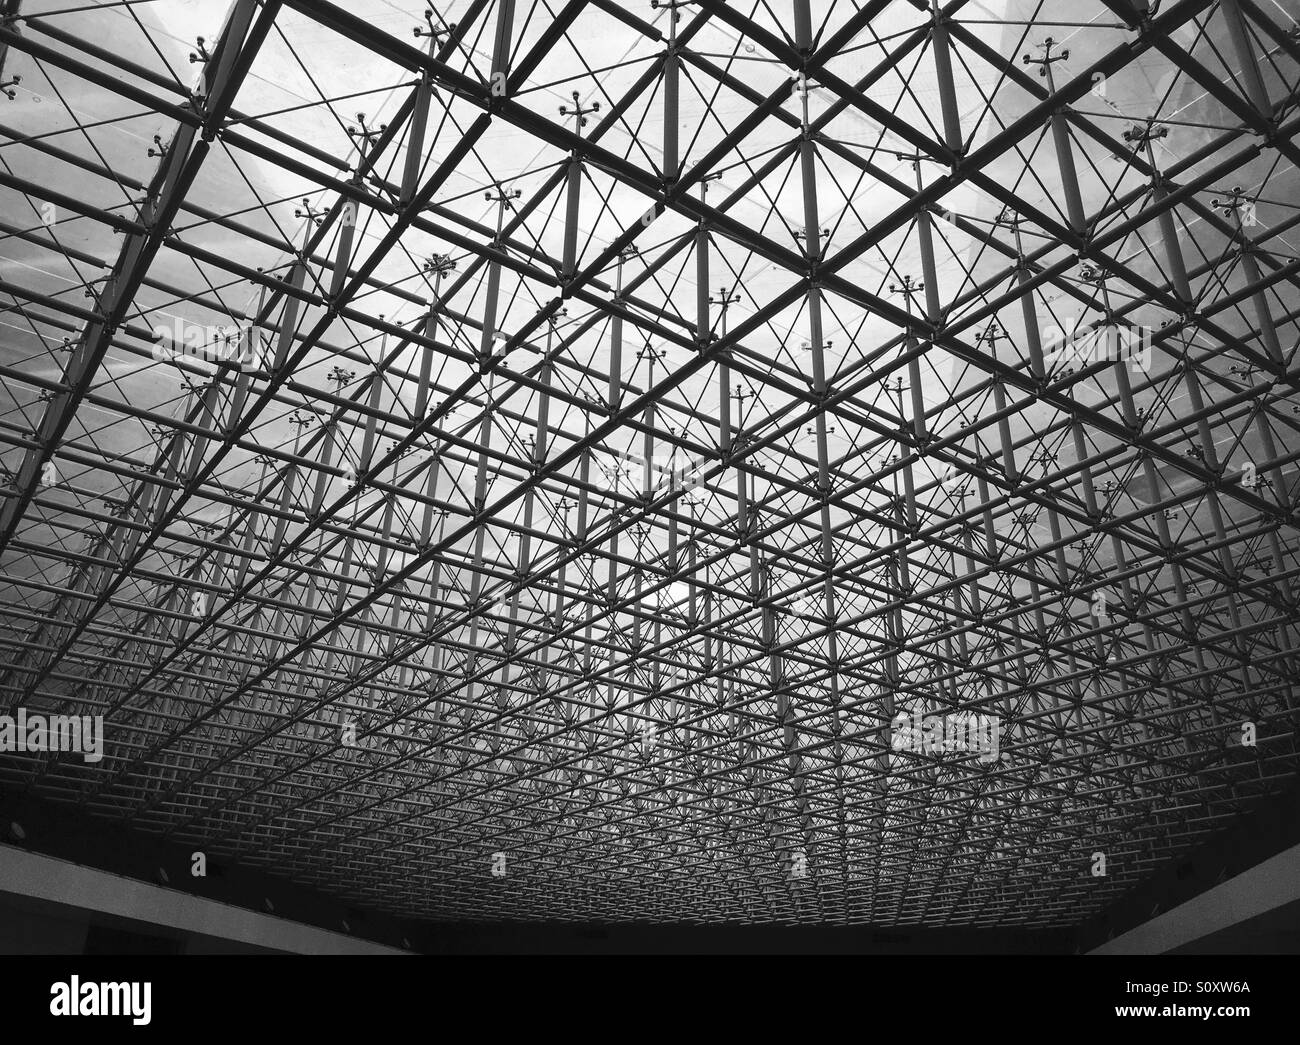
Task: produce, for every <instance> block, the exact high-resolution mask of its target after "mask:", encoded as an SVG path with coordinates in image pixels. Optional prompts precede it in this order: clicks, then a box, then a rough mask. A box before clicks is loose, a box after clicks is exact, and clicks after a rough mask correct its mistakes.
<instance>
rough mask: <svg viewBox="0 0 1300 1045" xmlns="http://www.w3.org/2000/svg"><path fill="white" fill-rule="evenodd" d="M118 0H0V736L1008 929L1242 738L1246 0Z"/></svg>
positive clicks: (1263, 108)
mask: <svg viewBox="0 0 1300 1045" xmlns="http://www.w3.org/2000/svg"><path fill="white" fill-rule="evenodd" d="M172 6H173V5H170V4H168V3H167V2H166V0H157V2H156V3H153V2H151V3H136V4H117V3H107V2H106V3H102V4H99V5H81V4H78V5H64V4H60V3H57V2H54V0H48V2H44V3H34V2H32V0H25V2H23V3H21V4H20V3H19V2H18V0H6V3H5V7H4V14H3V16H0V82H3V83H4V84H5V85H6V89H7V90H10V91H12V92H13V98H12V99H4V98H0V135H3V139H2V140H0V200H2V201H3V217H2V218H0V244H2V245H3V246H2V248H0V253H2V254H3V257H4V259H5V260H4V263H3V270H2V271H0V346H3V353H2V354H0V368H2V372H3V377H4V385H5V402H4V408H3V412H2V413H0V462H3V466H4V468H5V472H6V477H7V484H8V485H7V486H6V488H5V489H4V490H3V493H4V500H3V507H2V508H0V585H2V586H3V587H2V590H3V595H2V596H0V598H2V600H3V605H2V606H0V703H2V704H3V710H4V711H5V712H6V713H10V714H14V713H16V711H17V709H19V708H26V709H28V710H29V711H34V712H52V713H69V714H70V713H77V714H102V715H103V716H104V721H105V734H106V753H105V757H104V759H103V760H102V761H101V762H98V763H88V762H84V761H82V760H81V759H79V758H78V757H76V756H69V755H63V756H45V757H40V756H35V757H34V756H32V755H30V754H27V755H23V756H21V757H19V756H17V755H14V754H8V755H0V779H3V781H4V782H5V787H6V788H11V787H12V788H23V789H32V791H33V792H35V793H37V794H40V795H42V796H44V797H48V798H51V799H55V800H58V801H65V802H69V803H75V804H77V805H78V806H80V807H81V808H83V809H85V810H86V811H89V812H90V813H93V814H95V815H102V816H105V817H112V818H122V819H124V820H127V821H130V822H131V823H132V824H134V825H135V826H138V827H140V828H142V829H145V830H148V831H153V832H158V833H162V834H165V835H166V836H168V837H169V838H171V839H173V840H175V841H179V842H183V843H186V844H192V845H194V846H195V847H196V848H202V849H205V850H207V851H211V852H214V853H221V854H225V855H228V856H233V857H236V858H238V859H240V860H242V861H246V862H248V863H249V864H251V865H254V866H258V867H264V868H268V869H274V870H276V871H278V872H280V873H284V874H286V875H289V876H291V877H293V878H295V879H297V880H299V881H302V882H304V883H309V884H312V885H317V886H320V887H322V888H327V889H330V890H332V891H335V892H337V893H339V894H340V895H344V896H346V897H348V898H349V899H352V900H355V901H356V902H364V903H367V904H370V905H372V906H375V907H378V908H383V909H386V910H390V911H393V912H397V913H401V914H404V915H408V916H418V917H433V918H453V919H462V920H463V919H482V918H519V919H609V920H624V919H652V920H680V919H684V920H695V919H698V920H702V921H713V920H740V921H754V922H767V921H775V922H786V921H836V922H845V923H868V922H873V923H879V924H899V925H902V924H921V923H924V924H934V925H972V926H979V925H993V924H1000V925H1004V926H1005V925H1020V926H1027V927H1033V926H1049V925H1065V924H1073V923H1077V922H1080V921H1082V920H1083V919H1085V918H1087V917H1088V916H1090V915H1092V914H1095V913H1096V912H1097V911H1098V910H1100V909H1101V908H1102V907H1103V906H1104V905H1105V904H1107V903H1109V902H1111V901H1113V900H1114V899H1115V898H1116V897H1117V896H1119V895H1120V894H1121V893H1122V892H1123V891H1124V890H1125V889H1127V888H1129V887H1131V886H1132V885H1134V884H1135V883H1137V882H1138V881H1140V880H1142V879H1143V878H1145V877H1147V876H1148V875H1149V874H1150V873H1151V871H1152V869H1153V868H1154V867H1155V866H1156V865H1158V864H1160V863H1161V862H1163V861H1165V860H1167V859H1168V858H1169V857H1170V856H1171V855H1172V854H1175V853H1177V852H1179V851H1182V850H1184V849H1185V848H1186V847H1188V846H1190V845H1192V844H1194V843H1195V842H1197V841H1198V840H1199V839H1202V838H1204V837H1205V836H1207V835H1208V834H1209V833H1210V832H1212V831H1214V830H1216V829H1217V828H1218V827H1220V826H1221V825H1222V824H1223V823H1224V822H1225V821H1227V820H1229V819H1230V818H1232V817H1233V816H1235V815H1236V814H1238V813H1239V812H1240V811H1241V810H1242V809H1244V808H1245V807H1247V806H1249V805H1251V804H1253V803H1254V802H1256V801H1258V800H1260V799H1261V798H1263V797H1265V796H1268V795H1270V794H1274V793H1276V792H1278V791H1279V790H1280V789H1281V788H1282V787H1283V786H1284V784H1285V783H1286V782H1287V781H1288V780H1289V779H1290V778H1291V777H1292V775H1293V774H1294V773H1295V770H1296V759H1297V751H1296V746H1295V734H1294V730H1295V726H1296V722H1297V720H1296V705H1295V697H1296V693H1295V684H1296V674H1297V670H1296V666H1297V659H1298V658H1297V634H1300V632H1298V631H1297V624H1298V623H1300V621H1297V600H1296V589H1295V585H1296V575H1297V560H1296V547H1297V541H1296V529H1297V482H1296V476H1295V471H1296V460H1297V454H1300V435H1298V434H1297V433H1298V432H1300V420H1298V419H1297V417H1296V414H1297V413H1298V412H1300V399H1298V398H1297V397H1296V392H1297V388H1298V387H1300V385H1298V384H1297V382H1298V381H1300V366H1298V365H1297V355H1296V352H1297V309H1298V308H1300V293H1298V291H1300V257H1297V254H1296V250H1295V247H1294V246H1293V241H1292V238H1291V237H1292V236H1293V234H1294V227H1295V226H1296V224H1297V223H1298V222H1300V212H1298V211H1297V199H1298V198H1300V194H1298V193H1297V187H1298V186H1300V176H1297V174H1296V169H1295V168H1296V163H1297V159H1300V149H1298V147H1297V144H1296V140H1295V139H1296V133H1297V128H1300V114H1298V111H1297V101H1298V100H1300V96H1298V94H1297V92H1298V90H1300V61H1298V60H1300V34H1298V33H1297V27H1296V18H1295V16H1296V10H1295V7H1294V4H1293V3H1273V2H1265V0H1217V2H1216V0H1174V2H1165V3H1158V4H1153V5H1150V6H1148V5H1147V4H1146V3H1145V0H1106V2H1105V3H1104V4H1099V3H1093V2H1092V0H1079V2H1073V0H1072V2H1069V3H1065V2H1052V3H1032V2H1027V0H1006V2H1005V3H1001V4H995V5H993V8H995V9H992V10H991V9H990V6H989V5H986V4H981V3H975V2H968V0H951V2H948V3H939V0H932V4H927V3H924V2H921V0H907V2H904V0H892V2H891V0H869V2H866V3H858V2H839V0H837V2H834V3H828V2H819V3H813V2H811V0H780V2H767V0H745V2H739V3H731V4H728V3H723V2H721V0H695V2H686V0H670V2H660V3H646V4H641V5H638V4H636V3H630V4H622V3H618V2H615V0H563V2H561V0H554V2H549V3H548V2H545V0H468V2H457V3H455V4H451V5H445V6H444V7H443V8H438V7H433V8H430V9H428V10H422V9H421V8H420V7H418V6H416V5H409V4H405V3H402V2H395V3H390V2H387V0H376V2H374V3H373V4H372V3H364V4H352V5H347V6H346V7H344V6H343V5H336V4H333V3H328V2H321V0H234V3H233V5H232V6H231V7H230V9H229V11H228V12H226V14H225V18H224V21H223V22H222V23H221V24H220V27H219V28H220V31H219V32H218V33H217V34H216V35H213V36H208V37H204V38H203V39H201V40H199V41H198V42H197V43H196V44H195V48H194V50H193V51H192V53H190V54H188V55H187V54H186V53H185V50H183V49H182V50H178V49H177V47H178V45H177V43H176V40H175V36H174V35H173V33H172V32H171V31H170V30H169V29H168V28H166V27H167V25H169V24H171V23H170V22H169V21H168V19H173V18H180V17H181V16H180V15H179V14H177V13H176V12H174V11H172V10H171V8H172ZM182 6H183V5H182ZM214 6H215V5H214ZM188 17H192V15H190V16H188ZM213 28H215V27H213ZM412 30H414V35H412ZM209 31H210V32H211V29H210V30H209ZM196 71H197V73H198V75H197V78H195V76H194V73H195V72H196ZM18 77H21V79H18ZM11 81H12V82H11ZM367 114H368V115H367ZM155 135H156V136H155ZM902 712H925V713H927V714H930V715H946V714H957V713H963V714H964V713H972V712H974V713H979V714H981V715H986V716H989V717H990V718H991V719H992V720H994V721H995V722H996V723H997V727H998V729H999V730H1000V748H999V751H998V752H997V757H996V758H985V757H982V756H981V755H978V754H977V753H974V752H960V751H936V750H930V751H926V750H924V749H923V748H922V749H921V750H915V749H912V748H910V747H907V746H906V745H902V744H900V743H899V739H900V734H899V732H898V731H896V730H894V729H892V728H891V723H893V722H895V721H896V716H898V715H899V714H900V713H902ZM1243 738H1245V742H1243ZM1098 856H1102V857H1104V864H1103V862H1101V861H1099V860H1098ZM1103 869H1104V872H1105V873H1100V872H1101V871H1102V870H1103Z"/></svg>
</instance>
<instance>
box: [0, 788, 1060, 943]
mask: <svg viewBox="0 0 1300 1045" xmlns="http://www.w3.org/2000/svg"><path fill="white" fill-rule="evenodd" d="M14 822H16V823H18V824H20V825H21V826H22V830H23V833H24V835H25V836H26V837H25V838H23V839H21V840H20V839H17V838H15V837H14V836H13V834H12V833H11V831H10V824H11V823H14ZM0 841H3V842H4V843H5V844H8V845H13V846H18V847H20V848H23V849H26V850H28V851H30V852H34V853H41V854H43V855H45V856H50V857H55V858H57V859H62V860H69V861H72V862H74V863H77V864H82V865H84V866H87V867H93V868H95V869H97V870H101V871H107V872H109V873H112V874H120V875H123V876H125V877H127V878H132V879H135V880H137V881H142V882H149V883H151V884H153V885H157V886H160V887H163V888H168V889H173V890H176V891H177V892H182V893H185V894H187V895H192V896H201V897H203V898H205V899H208V900H213V901H215V902H218V903H226V904H231V905H232V906H235V907H241V908H244V909H245V910H250V911H257V912H261V913H271V914H273V915H274V916H275V917H280V918H285V919H288V920H290V921H294V922H299V923H302V924H306V925H313V926H316V927H318V928H321V929H326V930H330V931H334V932H340V933H342V932H344V930H343V928H342V923H343V920H344V919H347V921H348V924H349V926H350V927H351V931H350V932H349V933H347V935H351V936H354V937H356V938H357V939H360V940H368V941H371V942H374V943H380V944H386V945H388V946H392V947H406V948H408V949H410V950H413V951H415V952H417V953H425V954H457V953H484V954H489V953H529V952H533V953H584V952H600V953H640V952H656V951H659V952H664V953H669V952H674V951H700V952H703V953H710V952H712V953H762V952H765V951H770V952H788V951H795V952H799V951H804V952H808V953H815V952H839V953H889V954H906V953H913V954H951V953H958V954H960V953H966V954H990V953H996V954H1068V953H1069V951H1070V948H1071V943H1072V934H1071V930H1070V929H1069V928H1063V929H1018V928H1006V929H962V928H933V927H925V926H906V927H886V926H876V925H865V926H839V925H822V926H782V925H739V924H718V925H695V924H685V923H664V924H651V923H638V922H629V923H620V924H612V925H596V924H583V923H577V922H566V923H545V922H536V923H532V922H446V923H440V922H428V921H419V920H404V919H400V918H396V917H393V916H390V915H385V914H382V913H379V912H377V911H373V910H366V909H364V908H362V907H360V906H357V905H352V904H348V903H346V902H344V901H341V900H339V899H337V898H335V897H332V896H330V895H328V894H326V893H323V892H320V891H318V890H315V889H312V888H310V887H306V886H302V885H299V884H296V883H294V882H292V881H289V880H288V879H285V878H281V877H279V876H276V875H272V874H267V873H265V872H262V871H258V870H254V869H251V868H248V867H245V866H243V865H241V864H238V863H236V862H234V861H231V860H226V859H222V858H219V857H216V856H214V855H213V854H211V853H209V854H208V860H207V869H208V875H207V877H206V878H193V877H191V875H190V857H191V853H192V852H194V851H195V849H196V848H197V847H196V846H182V845H179V844H177V843H175V842H170V841H167V840H164V839H162V838H159V837H157V836H155V835H150V834H147V833H145V832H142V831H139V830H137V829H135V828H131V827H128V826H126V825H124V824H120V823H118V822H115V821H111V820H104V819H100V818H97V817H92V816H90V815H88V814H86V813H82V812H80V811H78V810H76V809H75V808H72V807H69V806H65V805H62V804H59V803H52V802H48V801H44V800H41V799H36V798H32V797H30V796H24V797H17V796H8V795H0ZM159 869H163V870H165V871H166V873H167V877H168V881H167V882H166V883H165V884H164V883H163V881H162V879H161V876H160V875H159V873H158V872H159ZM267 899H269V900H271V902H272V904H273V905H274V908H275V909H274V911H272V912H267V909H266V907H265V903H264V902H265V900H267ZM404 941H406V942H405V943H404Z"/></svg>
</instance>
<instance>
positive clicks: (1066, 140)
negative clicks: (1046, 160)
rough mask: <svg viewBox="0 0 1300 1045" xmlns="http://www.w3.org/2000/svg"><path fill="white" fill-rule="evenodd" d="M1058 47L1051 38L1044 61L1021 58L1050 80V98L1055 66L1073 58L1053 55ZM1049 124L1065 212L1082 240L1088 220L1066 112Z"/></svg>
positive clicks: (1060, 110) (1044, 44) (1044, 48)
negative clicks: (1063, 195)
mask: <svg viewBox="0 0 1300 1045" xmlns="http://www.w3.org/2000/svg"><path fill="white" fill-rule="evenodd" d="M1055 43H1056V41H1055V40H1053V39H1052V38H1051V37H1050V36H1049V37H1048V38H1047V39H1046V40H1044V41H1043V42H1042V43H1041V44H1039V48H1040V49H1041V50H1042V52H1043V57H1042V58H1034V57H1033V56H1031V55H1027V54H1026V55H1023V56H1022V57H1021V61H1023V62H1024V63H1025V64H1026V65H1036V66H1038V75H1039V76H1043V77H1046V78H1047V92H1048V94H1049V95H1055V94H1056V84H1055V82H1054V80H1053V78H1052V64H1053V63H1054V62H1061V61H1065V60H1066V59H1068V58H1069V57H1070V52H1069V51H1068V50H1067V51H1061V52H1059V53H1057V54H1052V47H1053V46H1054V45H1055ZM1048 123H1049V126H1050V127H1051V129H1052V143H1053V145H1054V146H1055V148H1056V164H1057V169H1058V170H1059V171H1060V174H1061V191H1062V192H1063V193H1064V194H1065V212H1066V214H1067V215H1068V216H1069V220H1070V227H1071V228H1072V229H1073V230H1074V231H1075V232H1076V233H1078V234H1079V235H1080V236H1083V235H1086V234H1087V219H1086V218H1085V217H1084V212H1083V196H1082V195H1081V194H1080V192H1079V175H1078V172H1077V171H1076V170H1075V166H1074V149H1073V147H1072V145H1071V144H1070V125H1069V122H1068V121H1067V119H1066V117H1065V111H1064V108H1056V109H1053V110H1052V114H1051V116H1049V117H1048Z"/></svg>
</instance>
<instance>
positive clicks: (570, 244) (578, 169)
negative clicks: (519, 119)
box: [560, 91, 600, 281]
mask: <svg viewBox="0 0 1300 1045" xmlns="http://www.w3.org/2000/svg"><path fill="white" fill-rule="evenodd" d="M595 112H600V102H592V103H591V104H590V105H586V106H584V105H583V104H582V102H581V101H580V95H579V94H578V92H577V91H574V92H573V106H572V107H569V106H567V105H561V106H560V115H561V116H572V117H573V133H574V135H575V136H577V137H578V138H581V137H582V128H584V127H585V126H587V114H588V113H595ZM582 171H583V165H582V152H581V147H580V146H579V145H577V144H575V145H574V147H573V150H572V151H571V152H570V154H569V169H568V173H567V182H568V185H567V190H566V195H567V200H566V204H565V213H564V253H563V255H562V257H561V261H560V276H561V278H563V279H564V280H566V281H567V280H570V279H572V278H573V277H574V275H575V274H576V273H577V271H578V219H579V217H580V216H581V207H582Z"/></svg>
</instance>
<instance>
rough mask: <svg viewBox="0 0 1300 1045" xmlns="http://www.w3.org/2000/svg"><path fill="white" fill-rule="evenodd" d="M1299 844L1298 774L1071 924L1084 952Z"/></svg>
mask: <svg viewBox="0 0 1300 1045" xmlns="http://www.w3.org/2000/svg"><path fill="white" fill-rule="evenodd" d="M1297 844H1300V776H1298V777H1297V778H1295V779H1294V780H1293V781H1292V783H1291V786H1290V787H1289V788H1288V789H1287V790H1285V791H1282V792H1280V793H1279V794H1275V795H1272V796H1270V797H1268V798H1265V799H1263V800H1262V801H1260V802H1258V803H1256V804H1255V805H1253V806H1251V807H1250V808H1248V809H1247V810H1246V811H1244V812H1243V813H1242V814H1241V816H1240V817H1239V818H1238V819H1237V820H1236V821H1235V822H1234V823H1233V824H1232V825H1231V826H1230V827H1227V828H1225V829H1224V830H1222V831H1220V832H1219V833H1218V834H1216V835H1214V836H1213V837H1212V838H1210V839H1209V841H1207V842H1206V843H1205V844H1204V845H1201V846H1198V847H1197V848H1195V849H1192V850H1191V851H1189V852H1187V853H1184V854H1182V855H1180V856H1177V857H1174V858H1172V859H1170V860H1168V861H1166V862H1165V864H1164V865H1163V866H1162V867H1161V868H1160V870H1158V871H1156V872H1155V873H1154V874H1152V875H1150V876H1149V877H1147V878H1146V879H1144V880H1143V881H1142V882H1141V884H1139V885H1137V886H1136V887H1134V888H1133V889H1131V890H1130V891H1129V892H1128V893H1126V894H1125V895H1124V896H1123V897H1121V898H1120V899H1119V900H1117V901H1116V902H1115V903H1113V904H1111V906H1110V907H1108V908H1106V910H1105V911H1103V912H1102V913H1101V914H1099V915H1097V916H1095V917H1093V918H1090V919H1088V920H1086V921H1084V922H1083V923H1081V924H1080V925H1079V926H1078V928H1077V929H1076V930H1075V932H1076V937H1077V947H1078V949H1079V950H1080V951H1081V952H1083V953H1087V952H1088V951H1090V950H1092V949H1093V948H1095V947H1099V946H1101V945H1102V944H1103V943H1105V942H1106V941H1107V940H1109V939H1112V938H1113V937H1115V936H1118V935H1120V934H1121V933H1125V932H1128V931H1129V930H1130V929H1134V928H1136V927H1137V926H1139V925H1142V924H1143V923H1145V922H1148V921H1150V920H1151V919H1152V918H1154V917H1156V916H1157V915H1160V914H1163V913H1164V912H1166V911H1169V910H1171V909H1173V908H1174V907H1177V906H1178V905H1179V904H1183V903H1186V902H1187V901H1188V900H1191V899H1193V898H1194V897H1197V896H1200V895H1201V894H1202V893H1204V892H1207V891H1208V890H1210V889H1212V888H1214V886H1216V885H1218V884H1219V883H1220V882H1223V881H1225V880H1226V879H1229V878H1232V877H1233V876H1235V875H1239V874H1241V873H1242V872H1243V871H1248V870H1250V868H1252V867H1255V866H1257V865H1258V864H1260V863H1263V862H1264V861H1265V860H1267V859H1268V858H1269V857H1272V856H1276V855H1277V854H1278V853H1280V852H1282V851H1283V850H1285V849H1288V848H1290V847H1291V846H1293V845H1297Z"/></svg>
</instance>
